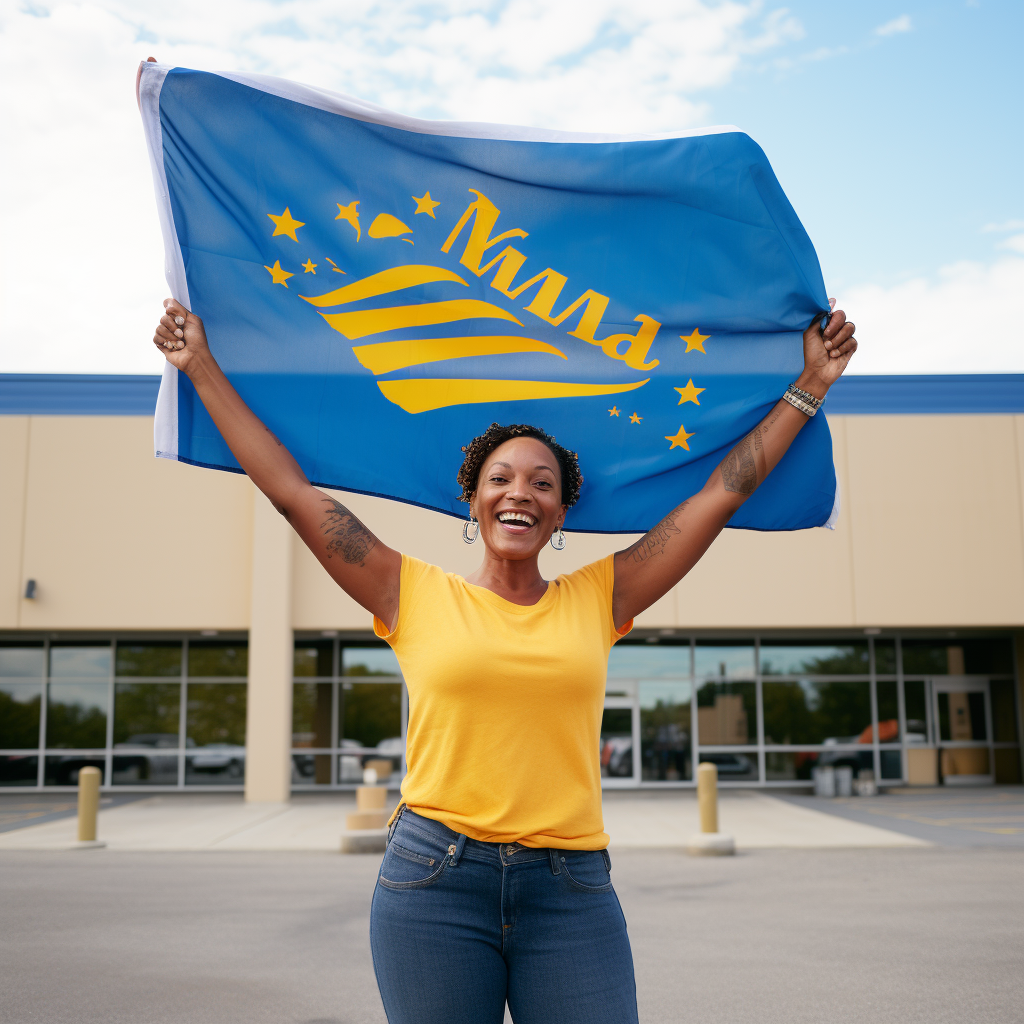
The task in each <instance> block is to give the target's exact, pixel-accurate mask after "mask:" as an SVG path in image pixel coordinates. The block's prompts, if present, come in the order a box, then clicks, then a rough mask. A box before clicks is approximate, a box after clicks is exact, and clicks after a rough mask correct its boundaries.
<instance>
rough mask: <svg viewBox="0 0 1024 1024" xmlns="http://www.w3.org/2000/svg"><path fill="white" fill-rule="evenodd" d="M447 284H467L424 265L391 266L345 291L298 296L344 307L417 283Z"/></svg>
mask: <svg viewBox="0 0 1024 1024" xmlns="http://www.w3.org/2000/svg"><path fill="white" fill-rule="evenodd" d="M441 281H446V282H449V283H452V284H464V285H466V287H467V288H468V287H469V285H468V283H467V282H466V281H464V280H463V279H462V278H461V277H459V275H458V274H454V273H452V271H450V270H444V269H442V268H441V267H430V266H427V265H426V264H417V263H409V264H406V265H405V266H401V267H390V268H389V269H387V270H382V271H381V272H380V273H379V274H371V275H370V276H369V277H363V278H360V280H358V281H353V282H352V283H351V284H347V285H345V287H344V288H338V289H336V290H335V291H333V292H327V294H326V295H300V296H299V298H301V299H304V300H305V301H306V302H308V303H309V304H310V305H311V306H318V307H323V306H343V305H345V303H348V302H358V301H359V300H360V299H372V298H375V297H376V296H378V295H387V294H388V293H389V292H397V291H401V290H402V289H403V288H414V287H415V286H416V285H418V284H436V283H438V282H441Z"/></svg>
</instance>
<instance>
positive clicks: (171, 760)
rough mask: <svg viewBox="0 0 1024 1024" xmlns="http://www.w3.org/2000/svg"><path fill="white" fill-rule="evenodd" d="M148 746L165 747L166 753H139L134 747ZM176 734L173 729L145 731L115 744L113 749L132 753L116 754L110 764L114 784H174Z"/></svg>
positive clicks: (175, 773)
mask: <svg viewBox="0 0 1024 1024" xmlns="http://www.w3.org/2000/svg"><path fill="white" fill-rule="evenodd" d="M137 747H151V748H154V749H157V750H167V751H168V753H166V754H148V753H140V752H138V751H136V750H135V749H134V748H137ZM177 748H178V734H177V733H176V732H145V733H137V734H136V735H134V736H129V737H128V739H126V740H125V741H124V742H123V743H115V744H114V749H115V750H131V751H132V753H124V754H115V755H114V757H113V763H112V766H111V767H112V773H113V782H114V785H124V786H130V785H133V784H149V785H156V786H174V785H176V784H177V782H178V755H177V753H176V752H175V753H170V751H172V750H173V751H177Z"/></svg>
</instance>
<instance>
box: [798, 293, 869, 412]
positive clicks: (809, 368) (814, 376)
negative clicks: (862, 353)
mask: <svg viewBox="0 0 1024 1024" xmlns="http://www.w3.org/2000/svg"><path fill="white" fill-rule="evenodd" d="M828 301H829V305H830V306H834V305H835V302H836V300H835V299H829V300H828ZM820 323H821V318H820V317H815V318H814V320H813V321H812V322H811V325H810V327H808V328H807V330H806V331H804V372H803V373H802V374H801V380H803V381H804V383H803V384H801V385H800V386H801V387H803V388H804V389H805V390H806V391H810V392H811V394H812V395H814V396H815V397H817V398H824V397H825V392H826V391H828V389H829V388H830V387H831V386H832V385H833V384H835V382H836V381H837V380H839V378H840V377H841V376H842V373H843V370H845V369H846V367H847V366H848V365H849V362H850V357H851V356H852V355H853V353H854V352H856V351H857V339H856V338H855V337H854V336H853V332H854V330H855V326H854V324H852V323H851V322H850V321H849V320H847V319H846V314H845V313H844V312H843V311H842V310H841V309H836V310H834V311H833V313H832V319H831V320H830V321H829V325H828V327H826V328H825V332H824V334H822V332H821V328H820V327H819V324H820Z"/></svg>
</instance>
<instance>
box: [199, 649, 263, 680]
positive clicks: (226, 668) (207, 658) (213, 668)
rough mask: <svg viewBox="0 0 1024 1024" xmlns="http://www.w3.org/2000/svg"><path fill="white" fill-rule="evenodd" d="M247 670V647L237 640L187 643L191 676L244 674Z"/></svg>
mask: <svg viewBox="0 0 1024 1024" xmlns="http://www.w3.org/2000/svg"><path fill="white" fill-rule="evenodd" d="M248 672H249V648H248V645H247V644H246V643H245V642H244V641H241V642H239V641H237V640H193V641H192V642H191V643H189V645H188V674H189V676H190V677H192V678H196V677H199V678H204V677H211V676H212V677H217V676H244V675H247V674H248Z"/></svg>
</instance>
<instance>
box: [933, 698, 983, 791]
mask: <svg viewBox="0 0 1024 1024" xmlns="http://www.w3.org/2000/svg"><path fill="white" fill-rule="evenodd" d="M937 697H938V699H937V701H936V703H937V704H938V708H939V739H940V740H943V741H945V742H947V743H950V742H957V743H962V742H964V741H972V740H973V741H975V742H978V741H983V740H987V739H988V729H987V728H986V724H985V694H984V693H981V692H980V691H977V690H975V691H971V692H969V693H968V692H965V693H959V692H958V693H940V694H938V695H937ZM965 774H971V773H965ZM974 774H983V773H980V772H978V773H974Z"/></svg>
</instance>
